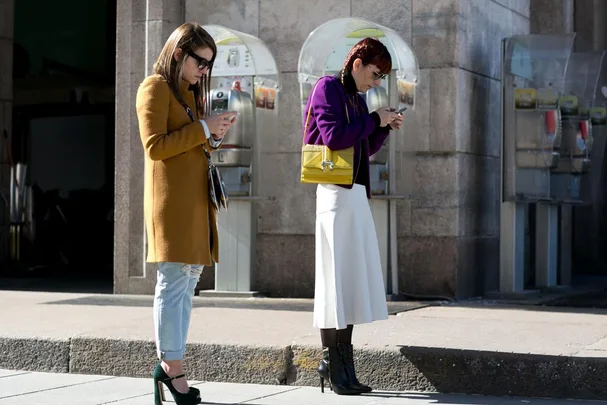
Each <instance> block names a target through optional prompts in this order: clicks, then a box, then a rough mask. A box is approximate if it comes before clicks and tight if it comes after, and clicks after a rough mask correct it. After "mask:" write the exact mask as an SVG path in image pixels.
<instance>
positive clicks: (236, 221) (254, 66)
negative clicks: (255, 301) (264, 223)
mask: <svg viewBox="0 0 607 405" xmlns="http://www.w3.org/2000/svg"><path fill="white" fill-rule="evenodd" d="M203 28H204V29H205V30H207V32H208V33H209V34H210V35H211V36H212V37H213V39H214V40H215V43H216V44H217V56H216V58H215V64H214V66H213V73H212V77H211V86H212V91H211V100H210V103H211V113H217V112H222V111H237V112H238V117H237V121H236V123H235V124H234V125H233V126H232V128H230V130H229V131H228V133H227V134H226V136H225V138H224V141H223V144H222V146H221V148H220V149H218V150H215V151H213V152H212V159H213V162H214V163H215V165H216V166H217V167H218V168H219V169H220V171H221V175H222V177H223V179H224V182H225V185H226V188H227V192H228V197H229V206H228V209H227V210H224V211H221V212H220V213H219V218H218V225H219V226H218V228H219V249H220V251H219V256H220V263H217V264H216V265H215V289H214V290H211V291H209V290H206V291H201V292H200V295H206V296H208V295H217V294H219V295H234V296H253V295H256V292H254V291H251V274H252V271H253V268H254V266H255V263H256V257H255V251H256V234H257V225H256V224H257V219H256V218H257V216H256V214H255V211H256V210H255V206H256V204H257V203H260V202H263V201H266V200H270V199H271V197H264V196H261V195H260V193H259V190H260V183H259V180H260V179H259V170H258V167H259V152H260V145H259V143H258V134H259V133H261V131H263V130H266V129H267V128H272V127H275V126H276V123H277V122H276V121H277V114H278V105H279V102H278V94H279V91H280V88H281V85H280V77H279V73H278V68H277V66H276V61H275V60H274V57H273V55H272V53H271V52H270V50H269V49H268V47H267V46H266V44H265V43H264V42H263V41H262V40H260V39H259V38H257V37H254V36H252V35H249V34H245V33H242V32H239V31H236V30H232V29H229V28H226V27H223V26H219V25H206V26H204V27H203Z"/></svg>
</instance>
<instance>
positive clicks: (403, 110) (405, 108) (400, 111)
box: [396, 107, 407, 114]
mask: <svg viewBox="0 0 607 405" xmlns="http://www.w3.org/2000/svg"><path fill="white" fill-rule="evenodd" d="M405 111H407V107H403V108H401V109H400V110H398V111H397V112H396V113H397V114H402V113H404V112H405Z"/></svg>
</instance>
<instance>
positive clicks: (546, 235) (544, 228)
mask: <svg viewBox="0 0 607 405" xmlns="http://www.w3.org/2000/svg"><path fill="white" fill-rule="evenodd" d="M557 240H558V206H556V205H548V204H537V209H536V225H535V284H536V286H537V287H540V288H542V287H555V286H556V285H557V263H558V249H557V248H558V245H557Z"/></svg>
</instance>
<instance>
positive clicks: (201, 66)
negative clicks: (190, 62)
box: [188, 51, 213, 70]
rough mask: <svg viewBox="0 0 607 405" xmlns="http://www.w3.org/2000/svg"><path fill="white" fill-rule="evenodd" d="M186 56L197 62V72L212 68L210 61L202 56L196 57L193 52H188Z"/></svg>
mask: <svg viewBox="0 0 607 405" xmlns="http://www.w3.org/2000/svg"><path fill="white" fill-rule="evenodd" d="M188 55H189V56H191V57H192V58H194V59H196V62H198V70H202V69H204V68H211V66H213V64H212V63H211V61H209V60H207V59H205V58H203V57H202V56H199V55H196V54H195V53H194V52H193V51H188Z"/></svg>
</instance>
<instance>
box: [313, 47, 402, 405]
mask: <svg viewBox="0 0 607 405" xmlns="http://www.w3.org/2000/svg"><path fill="white" fill-rule="evenodd" d="M391 69H392V59H391V57H390V53H389V52H388V50H387V49H386V47H385V46H384V45H383V44H382V43H381V42H380V41H378V40H376V39H373V38H366V39H363V40H362V41H360V42H359V43H357V44H356V45H355V46H354V47H353V48H352V49H351V50H350V53H349V54H348V56H347V57H346V60H345V62H344V66H343V69H342V71H341V73H340V75H339V76H338V77H331V76H326V77H322V78H320V79H319V80H318V82H317V83H316V85H315V86H314V88H313V89H312V92H311V94H310V97H309V98H308V102H307V105H306V110H305V111H306V114H305V116H304V120H306V118H307V112H308V111H310V120H309V123H308V126H307V131H306V133H305V134H304V142H305V143H306V144H313V145H325V146H327V147H328V148H329V149H331V150H340V149H346V148H349V147H352V146H353V147H354V181H353V184H340V185H333V184H319V185H318V188H317V191H316V280H315V294H314V326H315V327H317V328H319V329H320V336H321V341H322V345H323V358H322V360H321V362H320V365H319V367H318V373H319V375H320V384H321V389H322V390H323V392H324V381H325V380H329V383H330V386H331V388H332V389H333V391H334V392H335V393H336V394H339V395H357V394H361V393H365V392H370V391H371V388H370V387H368V386H366V385H363V384H361V383H359V382H358V379H357V378H356V373H355V370H354V359H353V347H352V332H353V329H354V325H359V324H364V323H370V322H373V321H377V320H382V319H387V318H388V310H387V306H386V295H385V290H384V281H383V277H382V269H381V261H380V256H379V247H378V242H377V236H376V233H375V225H374V223H373V217H372V215H371V208H370V206H369V198H371V186H370V175H369V157H370V156H372V155H373V154H375V153H376V152H378V151H379V149H380V148H381V147H382V145H383V143H384V141H385V140H386V138H387V137H388V135H389V133H390V130H391V129H399V128H400V127H401V125H402V122H403V121H402V115H400V114H398V113H396V112H394V111H393V110H391V109H390V108H380V109H378V110H376V111H374V112H371V113H369V110H368V108H367V104H366V102H365V99H364V98H363V96H362V95H361V93H365V92H366V91H368V90H369V89H371V88H372V87H375V86H378V85H379V84H380V83H381V80H382V79H383V78H384V77H385V76H386V74H388V73H389V72H390V71H391ZM304 128H305V122H304Z"/></svg>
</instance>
